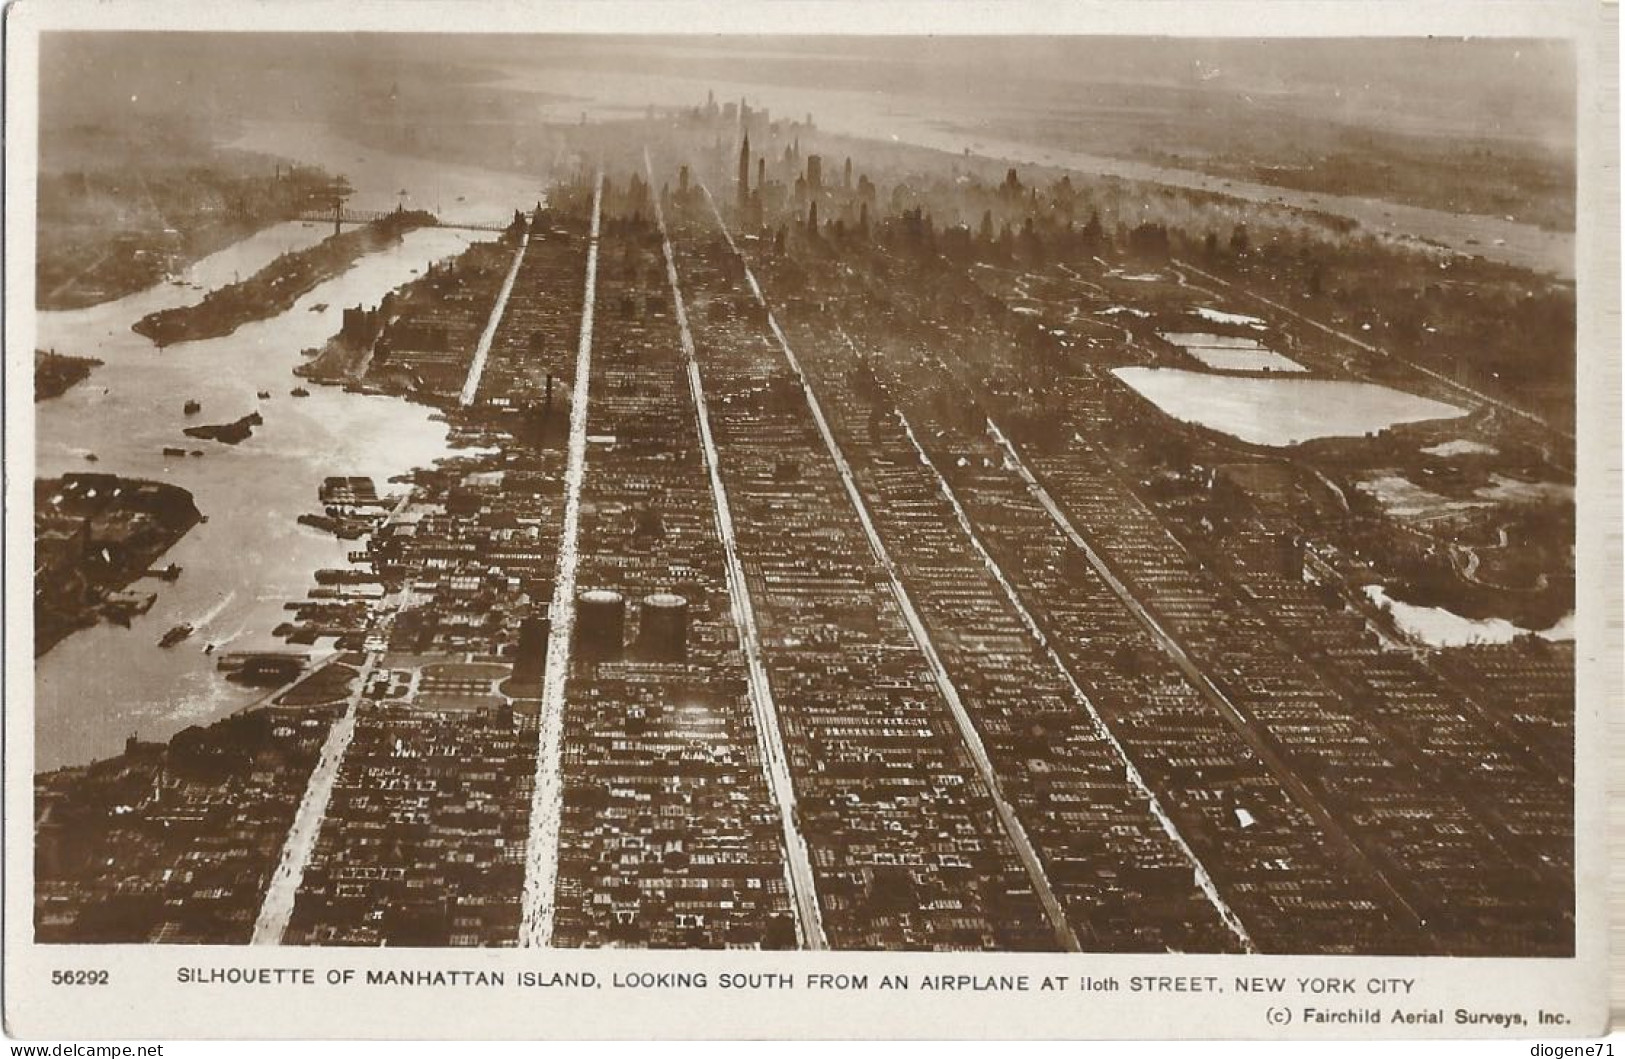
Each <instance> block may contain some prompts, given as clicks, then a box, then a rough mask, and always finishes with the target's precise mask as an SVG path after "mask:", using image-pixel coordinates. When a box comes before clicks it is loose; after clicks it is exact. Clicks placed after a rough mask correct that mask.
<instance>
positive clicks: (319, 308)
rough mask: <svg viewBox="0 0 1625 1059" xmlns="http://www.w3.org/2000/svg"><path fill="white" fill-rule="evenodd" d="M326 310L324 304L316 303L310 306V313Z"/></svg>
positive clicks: (325, 304)
mask: <svg viewBox="0 0 1625 1059" xmlns="http://www.w3.org/2000/svg"><path fill="white" fill-rule="evenodd" d="M326 309H327V303H326V302H317V303H316V304H315V305H312V306H311V307H310V311H311V312H313V313H319V312H323V311H325V310H326Z"/></svg>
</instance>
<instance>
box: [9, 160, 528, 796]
mask: <svg viewBox="0 0 1625 1059" xmlns="http://www.w3.org/2000/svg"><path fill="white" fill-rule="evenodd" d="M267 138H269V137H267ZM290 154H292V155H293V156H294V157H297V158H300V160H303V161H308V162H315V163H318V164H322V165H324V166H326V167H327V168H329V170H330V171H332V172H335V173H344V174H345V175H346V176H347V177H349V179H350V180H351V182H352V183H353V184H354V185H355V186H356V187H357V188H358V191H359V190H361V189H366V191H367V192H368V194H367V195H366V200H365V201H359V202H356V203H355V204H356V205H357V206H358V207H359V208H362V209H368V208H377V206H376V205H374V201H376V200H377V199H379V198H380V194H381V191H382V190H383V189H392V190H398V189H399V188H400V187H401V186H402V185H403V182H405V180H406V178H404V177H403V175H402V174H403V172H404V171H405V170H403V169H400V168H396V167H395V166H394V165H393V164H392V162H393V160H392V159H391V158H389V156H386V155H384V154H382V153H381V152H376V151H372V150H369V149H363V148H356V147H354V145H349V144H345V143H344V142H343V141H342V140H338V139H337V138H335V137H311V138H309V139H307V140H306V141H305V148H304V150H302V151H300V152H290ZM362 157H364V158H366V159H367V162H365V163H360V162H357V161H356V159H357V158H362ZM430 168H431V166H430V164H429V163H425V162H423V161H421V160H413V161H412V167H411V169H410V172H409V175H410V176H411V177H413V178H416V179H418V180H422V179H424V178H425V177H427V176H428V175H429V173H428V170H429V169H430ZM435 168H437V170H438V176H439V179H438V180H437V190H439V191H440V192H441V193H443V194H445V195H446V196H447V197H448V198H450V199H451V200H452V201H453V202H455V203H456V204H457V207H458V210H459V213H460V214H461V215H462V219H466V220H484V219H487V218H492V217H495V218H506V217H508V216H511V215H512V211H513V209H514V208H516V207H528V206H529V205H531V204H533V202H534V198H535V188H536V187H537V182H536V181H534V180H524V179H522V178H520V177H517V176H515V175H513V174H501V173H483V172H482V171H472V170H467V169H466V168H464V167H435ZM405 186H408V187H411V186H413V185H412V184H410V183H406V185H405ZM458 196H461V201H459V200H458ZM328 231H330V229H329V228H328V227H327V226H326V225H319V224H307V223H302V222H290V223H286V224H282V225H278V226H276V227H274V228H270V229H267V230H265V231H262V232H260V233H258V234H256V235H254V236H251V237H250V238H248V239H245V240H243V241H242V242H239V243H237V244H235V245H233V246H231V247H228V248H226V249H225V250H223V251H221V252H220V253H217V254H215V255H213V256H211V257H209V258H206V259H204V260H202V261H199V262H198V263H197V264H195V265H194V266H193V267H192V268H191V269H189V270H188V271H187V273H186V274H185V275H184V276H182V277H181V279H182V280H183V281H184V282H185V283H187V284H193V285H195V288H194V286H177V285H173V284H168V283H166V284H162V285H160V286H157V287H153V288H150V289H148V290H145V291H141V292H138V293H136V294H133V295H130V296H129V297H126V298H122V299H119V300H117V301H113V302H108V303H104V304H102V305H97V306H92V307H90V308H86V309H79V310H73V311H68V312H41V313H38V314H36V321H37V328H38V333H37V340H36V345H37V346H38V347H39V348H42V349H49V348H55V349H56V350H58V351H59V352H62V353H71V354H75V355H83V356H92V357H96V358H98V359H100V360H102V361H104V362H105V363H104V364H103V365H102V366H101V367H98V368H97V369H96V370H95V371H94V372H93V373H92V374H91V376H90V378H89V379H87V380H86V381H85V382H82V383H80V384H79V385H78V386H76V387H74V388H73V389H71V390H69V391H68V392H67V393H66V394H64V395H63V396H61V397H59V398H56V399H54V400H50V401H46V402H43V403H41V404H38V405H36V406H35V411H36V417H37V418H36V432H35V436H36V445H37V452H36V468H37V472H38V474H39V475H41V476H47V477H48V476H53V475H57V474H61V473H62V472H64V471H74V470H89V471H102V472H110V473H115V474H121V475H127V476H131V477H137V478H150V479H155V480H158V481H164V482H170V483H173V484H175V485H178V486H181V487H182V488H185V489H187V490H189V491H190V492H191V493H192V494H193V496H194V497H195V499H196V502H197V506H198V509H199V510H200V511H201V512H203V514H205V515H207V516H208V519H209V521H208V522H206V523H203V524H200V525H198V526H196V527H194V528H193V529H192V530H191V532H190V533H188V534H187V535H186V536H185V537H184V538H182V539H181V541H180V542H179V543H177V544H176V545H175V547H173V548H172V549H170V551H169V552H168V553H166V554H165V555H164V557H163V558H162V559H161V560H160V562H161V563H170V562H174V563H177V564H179V565H180V566H181V567H182V568H183V573H182V574H181V576H180V579H179V580H178V581H175V582H173V583H166V582H162V581H157V580H143V581H139V582H137V583H136V584H135V585H134V586H132V587H135V588H137V589H140V590H142V591H149V592H155V593H156V594H157V597H158V600H157V603H156V604H155V605H154V607H153V608H152V610H151V611H150V612H148V613H147V614H146V615H143V616H141V617H138V618H136V619H135V620H134V621H133V622H132V623H131V626H130V627H129V628H128V629H125V628H120V627H118V626H115V625H109V624H105V623H104V624H100V625H97V626H95V627H93V628H90V629H86V630H82V631H80V632H76V633H74V634H72V635H71V636H69V637H68V638H67V639H65V640H63V641H62V642H61V643H59V644H58V645H57V646H56V647H55V648H53V649H52V650H51V651H50V652H49V653H48V654H46V655H45V656H44V657H43V658H41V659H39V660H38V662H37V665H36V677H35V690H36V700H35V744H36V745H35V748H34V750H35V762H34V767H35V769H36V770H46V769H51V768H56V767H59V766H63V765H72V764H82V763H85V762H88V761H91V760H93V759H99V758H104V757H107V756H108V755H110V754H112V753H115V752H117V751H118V750H119V749H121V748H122V746H123V743H124V740H125V738H126V737H127V736H129V735H132V734H136V735H139V736H140V737H141V738H142V739H162V738H167V737H168V736H169V735H172V734H173V733H175V732H176V731H179V730H180V729H182V728H184V727H187V726H189V725H193V724H205V723H209V722H211V721H213V720H216V719H218V718H220V717H222V716H224V715H226V714H228V713H230V712H231V711H233V710H235V709H238V708H240V707H242V706H244V705H247V704H248V703H250V702H252V701H254V700H255V699H257V698H259V697H261V696H262V694H263V693H262V692H256V691H253V690H250V689H244V688H241V687H238V686H237V685H234V684H231V683H229V682H227V681H226V680H224V679H223V678H222V677H221V676H220V675H219V673H218V672H217V671H216V668H215V659H214V657H212V656H210V655H206V654H204V647H205V645H207V644H210V643H213V644H217V645H220V646H221V647H222V648H224V649H225V650H232V651H235V650H243V649H245V648H254V647H261V646H263V647H271V646H275V645H277V644H278V643H279V641H277V640H275V638H273V637H272V636H271V635H270V632H271V630H272V629H273V628H275V627H276V626H277V625H278V624H280V623H281V622H283V621H286V620H288V619H289V617H290V615H289V614H288V612H287V611H286V610H285V608H284V606H283V604H284V603H285V602H286V601H289V600H294V599H300V598H302V597H304V595H305V594H306V592H307V591H308V590H309V588H310V587H311V585H312V574H313V573H314V571H316V570H317V569H320V568H322V567H330V566H340V565H343V564H344V563H345V562H346V556H347V554H348V553H349V552H350V551H351V550H353V549H355V548H357V547H358V545H357V543H356V542H353V541H341V540H338V539H336V538H333V537H331V536H329V535H326V534H322V533H319V532H317V531H315V530H312V529H309V528H307V527H304V526H300V525H298V524H297V522H296V521H295V520H296V519H297V517H298V516H299V515H300V514H302V513H305V512H310V511H316V510H319V504H318V501H317V492H316V491H317V487H318V485H319V484H320V483H321V480H322V479H323V478H324V477H326V476H328V475H335V474H357V475H368V476H371V477H372V478H374V479H375V480H376V481H377V482H378V483H379V487H380V489H382V490H388V489H390V488H391V487H390V486H388V485H387V484H386V480H387V479H388V478H389V477H391V476H393V475H398V474H402V473H404V472H406V471H408V470H410V469H411V468H413V467H416V466H422V465H426V464H429V463H431V462H433V461H434V460H435V459H436V458H437V457H440V456H442V455H444V454H445V453H446V452H447V451H448V449H447V440H446V428H445V426H444V424H443V423H440V422H438V421H436V420H434V419H432V418H431V417H430V410H429V409H427V408H424V407H422V406H418V405H413V404H410V403H408V402H406V401H403V400H399V399H396V398H392V397H382V396H368V395H360V394H352V393H346V392H344V391H343V390H340V389H337V388H332V387H324V386H318V385H309V386H308V389H309V390H310V396H308V397H302V398H301V397H294V396H291V394H290V390H291V389H292V388H293V387H295V386H296V385H298V384H299V380H298V379H297V378H296V377H295V376H294V375H293V374H292V369H293V368H294V367H295V366H296V365H297V364H299V363H300V362H301V360H302V357H301V355H300V351H301V350H302V349H305V348H307V347H312V346H319V345H321V344H322V343H323V342H324V341H325V340H326V339H327V338H328V337H330V336H331V335H333V334H334V333H336V332H337V331H338V329H339V325H340V322H341V321H340V318H341V314H342V311H343V309H344V307H345V306H350V305H356V304H361V303H365V304H367V305H374V304H376V303H377V302H378V300H379V299H380V298H381V297H382V296H383V295H384V294H385V293H386V292H388V291H390V290H392V289H394V288H395V287H397V286H400V285H401V284H403V283H406V282H408V281H410V280H411V279H412V278H413V277H414V275H416V274H417V273H419V272H421V271H422V270H423V269H424V268H425V267H427V265H428V264H429V263H430V262H433V261H436V260H440V259H443V258H446V257H449V256H452V255H454V254H456V253H458V252H460V251H461V250H462V249H463V248H465V247H466V246H467V245H468V244H469V243H470V242H471V241H474V240H484V239H492V238H495V234H494V233H484V232H465V231H458V230H452V229H420V230H418V231H414V232H412V233H410V234H408V235H407V236H406V238H405V239H404V240H403V242H402V243H401V244H400V245H398V246H396V247H393V248H391V249H388V250H385V251H382V252H380V253H376V254H372V255H368V256H367V257H365V258H363V259H362V260H361V261H359V262H358V263H357V264H356V265H354V266H353V267H352V268H351V269H349V270H348V271H347V272H345V273H344V274H342V275H340V276H338V277H335V278H334V279H332V280H329V281H328V282H326V283H323V284H321V285H320V286H318V287H317V288H316V289H315V290H313V291H311V292H310V293H309V294H307V295H305V296H304V297H302V298H300V299H299V301H298V302H296V303H295V304H294V305H293V307H292V308H290V309H289V310H288V311H287V312H285V313H283V314H282V315H280V316H278V317H276V318H274V319H271V320H266V321H261V322H257V323H252V324H248V325H246V326H244V327H241V328H239V329H238V330H237V332H236V333H235V334H232V335H229V336H226V337H224V338H218V339H211V340H207V341H201V342H189V343H183V344H181V345H174V346H169V347H167V348H165V349H164V350H162V351H159V350H158V349H157V348H156V347H154V346H153V345H152V343H151V342H149V341H148V340H147V339H145V338H143V337H141V336H140V335H137V334H135V333H134V332H133V331H131V330H130V325H131V324H132V323H134V322H135V321H136V320H137V319H139V318H140V317H141V316H143V315H144V314H146V313H148V312H151V311H153V310H154V309H159V308H164V307H167V306H172V305H180V304H186V303H190V302H193V301H196V300H198V299H199V298H201V297H202V292H203V290H207V289H211V288H214V287H218V286H221V285H223V284H226V283H229V282H231V281H232V279H233V277H235V276H242V277H247V276H249V275H250V274H252V273H253V272H254V271H255V270H257V269H258V268H260V267H261V266H262V265H264V264H265V263H267V262H268V261H270V260H271V259H272V258H274V257H275V256H276V255H277V254H279V253H282V252H284V251H287V250H291V249H296V248H298V247H302V246H308V245H310V244H312V243H314V242H316V241H317V240H319V239H320V238H322V236H323V235H325V234H327V232H328ZM318 305H325V308H322V309H320V310H317V309H316V308H315V307H316V306H318ZM259 391H265V392H266V393H268V394H269V395H270V396H269V397H268V398H267V399H264V400H262V399H260V398H259V397H258V396H257V393H258V392H259ZM188 399H196V400H197V401H199V402H200V403H201V404H202V406H203V407H202V411H201V412H199V413H198V414H197V415H195V416H191V417H187V416H185V415H184V414H183V411H182V405H183V404H184V402H185V401H186V400H188ZM255 410H258V411H259V412H260V413H261V414H262V415H263V416H264V419H265V422H264V425H262V426H260V427H257V428H255V430H254V434H253V436H252V437H250V438H249V439H248V440H247V441H244V442H243V443H242V444H241V445H238V446H229V445H225V444H221V443H217V442H211V441H200V440H197V439H193V438H187V437H184V436H183V435H182V433H181V429H182V427H184V426H188V425H194V424H199V423H224V422H229V421H231V420H234V419H237V418H239V417H240V416H243V415H246V414H247V413H249V412H250V411H255ZM166 445H169V446H184V447H185V448H186V449H188V450H191V449H199V450H202V451H204V452H205V455H204V456H202V457H192V456H183V457H169V456H165V455H163V452H162V450H163V448H164V446H166ZM86 453H94V454H95V455H96V456H97V461H96V462H90V461H87V460H86V458H85V454H86ZM397 488H398V487H397ZM182 622H189V623H191V624H193V625H195V626H196V627H197V631H196V632H195V633H194V635H193V636H192V637H191V638H190V639H188V640H186V641H183V642H182V643H181V644H179V645H177V646H175V647H173V648H169V649H164V648H160V647H159V646H158V639H159V638H160V637H161V636H162V635H163V634H164V632H165V631H166V630H168V629H169V628H171V627H172V626H174V625H178V624H180V623H182Z"/></svg>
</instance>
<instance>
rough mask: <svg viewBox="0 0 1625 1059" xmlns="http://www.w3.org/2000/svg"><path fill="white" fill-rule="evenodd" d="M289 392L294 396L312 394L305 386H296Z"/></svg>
mask: <svg viewBox="0 0 1625 1059" xmlns="http://www.w3.org/2000/svg"><path fill="white" fill-rule="evenodd" d="M288 392H289V393H290V394H292V395H293V396H295V397H309V396H310V391H309V390H307V389H305V388H304V387H303V386H295V387H294V388H293V389H291V390H289V391H288Z"/></svg>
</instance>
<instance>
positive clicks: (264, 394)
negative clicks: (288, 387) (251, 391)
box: [259, 390, 271, 401]
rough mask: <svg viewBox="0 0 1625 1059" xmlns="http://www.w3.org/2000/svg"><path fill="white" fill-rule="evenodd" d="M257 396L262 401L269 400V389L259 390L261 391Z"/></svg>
mask: <svg viewBox="0 0 1625 1059" xmlns="http://www.w3.org/2000/svg"><path fill="white" fill-rule="evenodd" d="M259 398H260V400H262V401H269V400H270V399H271V391H270V390H261V391H259Z"/></svg>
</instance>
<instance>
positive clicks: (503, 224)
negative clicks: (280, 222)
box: [295, 207, 512, 235]
mask: <svg viewBox="0 0 1625 1059" xmlns="http://www.w3.org/2000/svg"><path fill="white" fill-rule="evenodd" d="M394 212H395V211H394V210H353V209H350V208H348V207H345V208H343V209H335V210H305V211H303V212H302V213H299V214H297V215H296V216H295V219H296V220H301V221H332V222H333V234H334V235H337V234H338V233H339V231H340V230H341V229H342V228H343V227H344V226H345V225H346V224H351V225H356V224H371V223H372V222H374V221H381V220H383V219H384V218H385V217H388V216H389V215H390V214H392V213H394ZM511 223H512V221H511V220H506V221H495V220H493V221H488V222H484V223H482V222H479V221H468V222H458V223H454V222H450V221H441V220H436V221H435V223H434V224H432V225H428V226H427V227H431V228H448V229H452V230H454V231H464V232H505V231H507V230H508V225H509V224H511Z"/></svg>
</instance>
